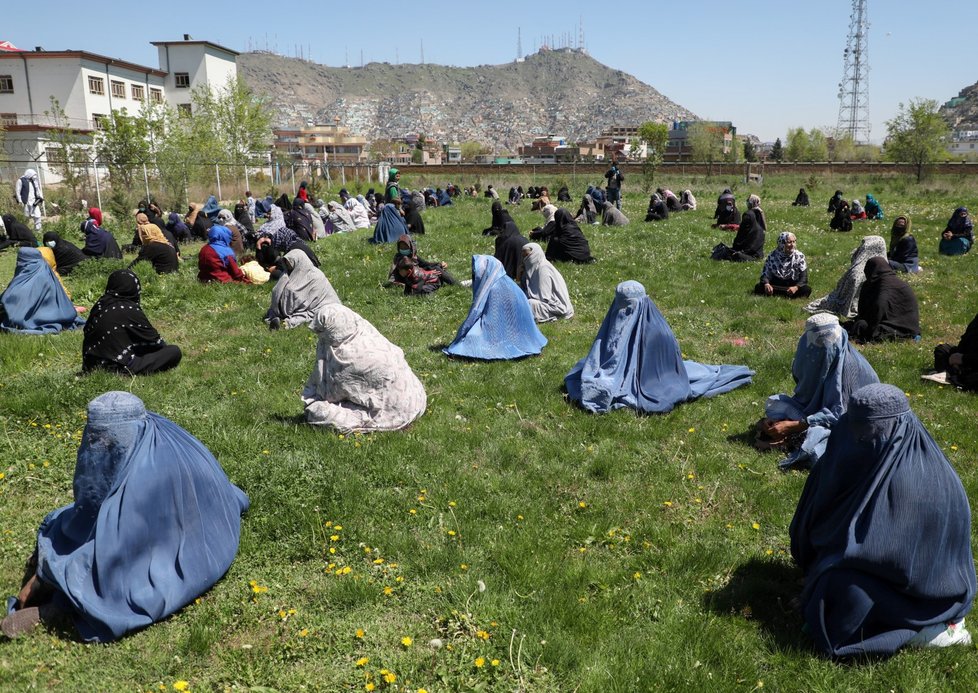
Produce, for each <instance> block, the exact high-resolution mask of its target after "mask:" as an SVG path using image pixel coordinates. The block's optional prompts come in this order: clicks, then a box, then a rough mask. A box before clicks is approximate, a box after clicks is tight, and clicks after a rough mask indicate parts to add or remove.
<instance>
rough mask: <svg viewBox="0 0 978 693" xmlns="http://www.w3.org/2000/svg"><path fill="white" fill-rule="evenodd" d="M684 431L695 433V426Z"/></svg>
mask: <svg viewBox="0 0 978 693" xmlns="http://www.w3.org/2000/svg"><path fill="white" fill-rule="evenodd" d="M686 432H687V433H696V429H695V428H690V429H689V430H688V431H686Z"/></svg>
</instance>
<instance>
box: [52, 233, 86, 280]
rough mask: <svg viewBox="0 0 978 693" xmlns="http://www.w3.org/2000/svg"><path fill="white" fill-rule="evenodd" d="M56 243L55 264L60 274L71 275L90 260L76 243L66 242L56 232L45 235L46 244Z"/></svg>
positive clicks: (54, 248)
mask: <svg viewBox="0 0 978 693" xmlns="http://www.w3.org/2000/svg"><path fill="white" fill-rule="evenodd" d="M51 242H53V243H54V247H53V248H52V250H53V251H54V264H56V265H57V266H58V274H61V275H65V276H67V275H69V274H71V271H72V270H73V269H75V268H76V267H78V265H80V264H81V263H82V262H84V261H85V260H87V259H88V256H87V255H86V254H85V253H83V252H82V251H81V248H79V247H78V246H77V245H75V244H74V243H71V242H69V241H66V240H65V239H63V238H62V237H61V236H59V235H58V234H57V233H55V232H54V231H48V232H47V233H46V234H44V244H45V245H47V244H48V243H51Z"/></svg>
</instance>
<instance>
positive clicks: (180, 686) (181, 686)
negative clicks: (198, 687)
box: [173, 679, 190, 691]
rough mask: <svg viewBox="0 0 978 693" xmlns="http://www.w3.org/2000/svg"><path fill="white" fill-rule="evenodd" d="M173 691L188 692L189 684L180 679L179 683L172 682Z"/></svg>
mask: <svg viewBox="0 0 978 693" xmlns="http://www.w3.org/2000/svg"><path fill="white" fill-rule="evenodd" d="M173 690H175V691H189V690H190V684H189V683H187V682H186V681H184V680H183V679H181V680H180V681H174V682H173Z"/></svg>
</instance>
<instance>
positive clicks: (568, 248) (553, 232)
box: [530, 205, 595, 264]
mask: <svg viewBox="0 0 978 693" xmlns="http://www.w3.org/2000/svg"><path fill="white" fill-rule="evenodd" d="M548 206H549V205H548ZM544 210H546V207H544ZM530 238H531V239H532V240H545V241H548V243H547V259H548V260H550V261H551V262H554V261H560V262H576V263H579V264H588V263H591V262H594V261H595V260H594V258H593V257H591V246H590V245H588V242H587V238H585V237H584V233H583V232H582V231H581V227H580V226H578V225H577V222H576V221H574V219H572V218H571V215H570V212H568V211H567V210H566V209H564V208H563V207H561V208H560V209H558V210H557V211H556V212H555V213H554V217H553V224H549V223H548V224H547V225H546V226H544V227H543V228H542V229H539V230H534V231H531V232H530Z"/></svg>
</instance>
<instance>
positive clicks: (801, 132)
mask: <svg viewBox="0 0 978 693" xmlns="http://www.w3.org/2000/svg"><path fill="white" fill-rule="evenodd" d="M786 142H787V143H788V146H787V147H785V150H784V158H785V159H787V160H788V161H805V157H806V156H807V155H808V146H809V141H808V133H807V132H805V128H791V129H789V130H788V137H787V139H786Z"/></svg>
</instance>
